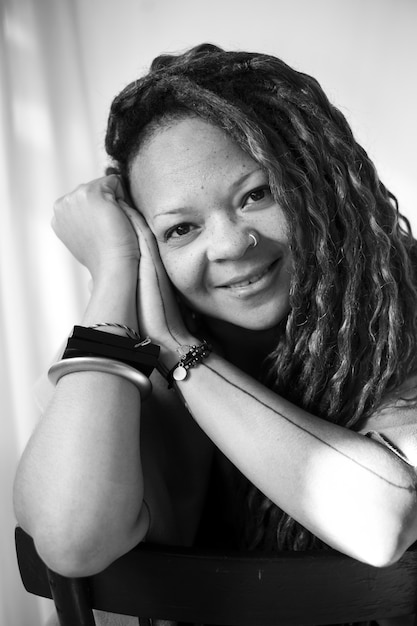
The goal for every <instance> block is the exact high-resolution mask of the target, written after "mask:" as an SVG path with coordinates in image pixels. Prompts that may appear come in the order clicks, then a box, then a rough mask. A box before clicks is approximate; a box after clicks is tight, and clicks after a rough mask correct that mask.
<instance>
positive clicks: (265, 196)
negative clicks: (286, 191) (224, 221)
mask: <svg viewBox="0 0 417 626" xmlns="http://www.w3.org/2000/svg"><path fill="white" fill-rule="evenodd" d="M271 200H272V194H271V190H270V189H269V187H268V186H267V185H264V186H263V187H258V188H257V189H253V190H252V191H250V192H249V193H248V194H247V195H246V196H245V198H244V201H243V206H247V205H248V204H249V205H251V204H255V203H259V202H260V203H262V202H263V203H265V202H267V201H271Z"/></svg>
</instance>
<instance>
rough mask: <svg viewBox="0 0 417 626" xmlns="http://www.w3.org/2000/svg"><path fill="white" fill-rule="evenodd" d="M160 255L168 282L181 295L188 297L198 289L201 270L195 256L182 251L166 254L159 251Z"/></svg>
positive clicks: (200, 281)
mask: <svg viewBox="0 0 417 626" xmlns="http://www.w3.org/2000/svg"><path fill="white" fill-rule="evenodd" d="M160 255H161V259H162V263H163V264H164V267H165V271H166V273H167V274H168V277H169V279H170V281H171V282H172V284H173V285H174V287H175V288H176V289H177V290H178V291H179V292H180V293H181V294H182V295H184V296H187V295H190V294H192V293H193V292H195V291H197V290H198V289H199V287H200V285H202V270H201V264H200V263H199V262H198V259H197V257H196V256H195V255H193V254H191V253H189V252H184V251H182V250H176V251H174V252H168V253H167V252H164V251H162V250H160Z"/></svg>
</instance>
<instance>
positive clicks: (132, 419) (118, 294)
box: [15, 268, 146, 560]
mask: <svg viewBox="0 0 417 626" xmlns="http://www.w3.org/2000/svg"><path fill="white" fill-rule="evenodd" d="M135 296H136V272H135V271H133V270H132V269H131V268H129V269H126V271H123V272H121V271H119V272H115V274H114V275H107V277H106V281H103V282H100V281H98V283H97V284H96V285H95V287H94V290H93V293H92V297H91V301H90V303H89V306H88V309H87V311H86V314H85V317H84V320H83V324H84V325H86V326H89V325H92V324H94V323H100V322H104V321H105V322H117V323H120V324H126V325H128V326H130V327H133V328H135V326H136V324H137V321H136V305H135ZM139 428H140V396H139V393H138V390H137V389H136V387H134V386H133V385H132V384H131V383H130V382H128V381H126V380H124V379H122V378H120V377H117V376H114V375H111V374H104V373H100V372H80V373H74V374H70V375H67V376H64V377H63V378H62V379H61V380H60V381H59V383H58V385H57V387H56V390H55V393H54V396H53V398H52V401H51V402H50V404H49V406H48V408H47V410H46V412H45V415H44V416H43V418H42V420H41V421H40V423H39V425H38V427H37V428H36V430H35V432H34V434H33V436H32V438H31V441H30V443H29V445H28V447H27V450H26V451H25V453H24V455H23V458H22V461H21V463H20V467H19V470H18V473H17V477H16V486H15V503H16V513H17V516H18V519H19V521H20V523H21V524H22V525H23V526H24V527H25V528H26V529H27V530H28V531H29V532H30V533H31V534H33V536H34V537H35V540H36V539H37V538H38V542H39V543H40V544H42V545H43V546H45V545H46V544H48V542H49V544H51V543H53V542H58V543H59V542H61V541H63V540H65V538H66V540H67V542H68V543H67V545H68V546H71V545H72V543H73V542H75V543H77V542H78V543H79V544H80V550H82V546H81V544H83V543H84V545H85V546H90V547H89V550H92V551H96V550H99V549H100V545H101V543H103V544H105V543H106V542H107V544H108V545H107V546H106V548H105V549H110V550H114V551H115V554H116V555H118V553H120V551H121V550H123V547H124V546H122V544H123V542H125V543H126V548H127V549H128V548H129V547H130V546H131V545H132V544H133V543H137V542H138V541H139V540H140V539H141V538H142V537H141V535H143V532H144V531H146V528H144V524H143V520H142V519H141V517H140V510H141V504H142V495H143V480H142V471H141V461H140V448H139ZM112 537H115V538H117V537H119V539H117V540H116V542H115V543H112V542H111V541H109V538H112ZM117 541H119V542H120V545H118V544H117ZM44 549H46V548H45V547H44ZM53 549H54V546H51V551H52V550H53ZM90 556H91V560H94V555H90Z"/></svg>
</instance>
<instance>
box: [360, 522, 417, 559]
mask: <svg viewBox="0 0 417 626" xmlns="http://www.w3.org/2000/svg"><path fill="white" fill-rule="evenodd" d="M414 519H415V518H414ZM391 530H392V532H390V533H382V534H381V533H374V534H373V535H372V537H368V541H367V542H366V545H365V546H364V545H362V549H361V550H360V551H359V554H356V555H352V556H355V558H357V559H358V560H360V561H363V562H364V563H367V564H368V565H372V566H373V567H378V568H384V567H390V566H391V565H394V564H395V563H397V562H398V561H399V560H400V559H401V558H402V557H403V556H404V554H405V552H406V551H407V550H408V549H409V547H410V546H411V545H412V544H413V543H414V542H415V541H416V539H417V534H416V522H415V521H414V520H413V522H411V521H410V523H406V524H400V523H398V527H397V528H394V529H391Z"/></svg>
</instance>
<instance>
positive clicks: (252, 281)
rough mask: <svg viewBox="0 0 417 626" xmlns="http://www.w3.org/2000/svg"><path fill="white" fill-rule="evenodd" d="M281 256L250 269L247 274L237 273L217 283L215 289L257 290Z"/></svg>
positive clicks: (241, 292)
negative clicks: (266, 263)
mask: <svg viewBox="0 0 417 626" xmlns="http://www.w3.org/2000/svg"><path fill="white" fill-rule="evenodd" d="M280 261H281V258H278V259H275V260H274V261H272V263H268V265H264V266H263V267H260V268H259V269H257V270H255V271H254V270H252V271H251V272H250V273H247V274H239V275H236V276H233V278H231V279H229V280H227V281H225V282H224V283H222V284H221V285H217V289H224V290H225V291H227V292H230V293H233V292H236V293H239V294H243V293H245V292H252V291H257V290H258V289H259V288H263V287H264V286H266V283H268V282H269V278H270V277H271V276H272V274H273V273H274V271H275V269H276V267H277V266H278V265H279V264H280Z"/></svg>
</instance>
